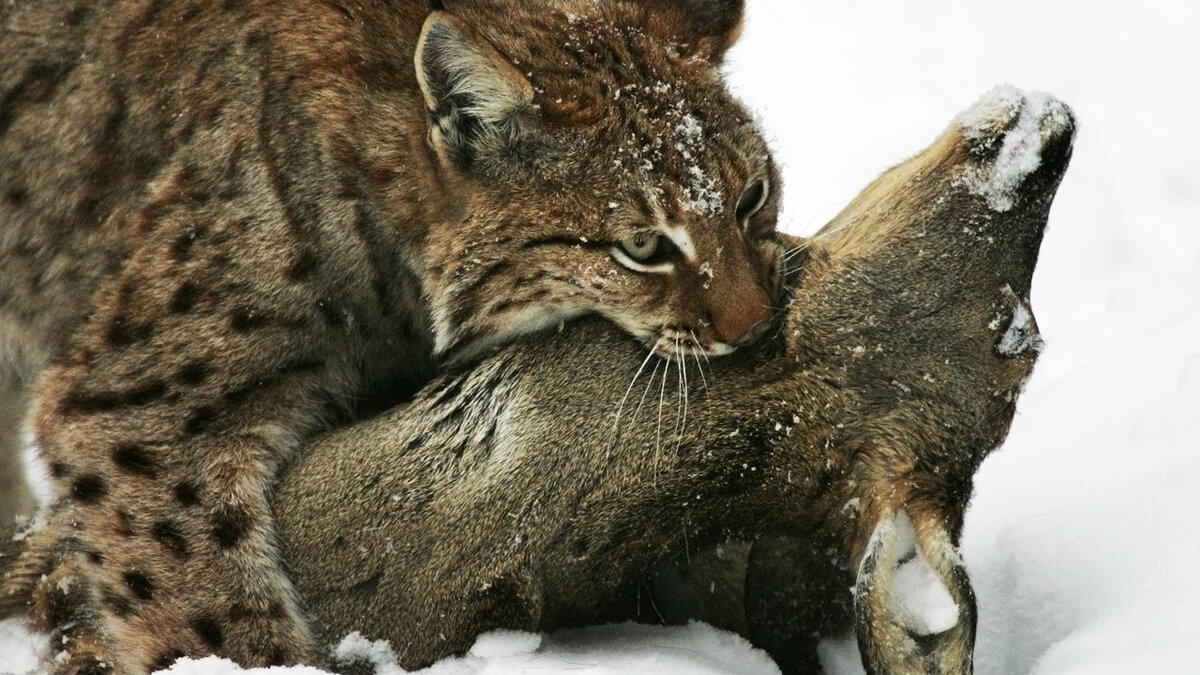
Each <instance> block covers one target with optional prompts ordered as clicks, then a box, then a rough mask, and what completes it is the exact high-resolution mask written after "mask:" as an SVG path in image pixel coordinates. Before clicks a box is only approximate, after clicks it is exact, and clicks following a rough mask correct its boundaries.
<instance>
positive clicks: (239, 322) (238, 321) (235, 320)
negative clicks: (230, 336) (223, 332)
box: [229, 307, 268, 333]
mask: <svg viewBox="0 0 1200 675" xmlns="http://www.w3.org/2000/svg"><path fill="white" fill-rule="evenodd" d="M267 321H268V319H267V316H266V315H265V314H263V313H262V312H260V311H257V310H254V309H251V308H249V307H241V308H238V309H236V310H234V312H233V313H232V314H231V315H230V316H229V327H230V328H232V329H233V330H234V331H235V332H238V333H249V332H251V331H254V330H258V329H259V328H262V327H263V326H265V325H266V324H267Z"/></svg>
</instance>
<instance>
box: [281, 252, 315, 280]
mask: <svg viewBox="0 0 1200 675" xmlns="http://www.w3.org/2000/svg"><path fill="white" fill-rule="evenodd" d="M318 265H319V263H318V261H317V256H316V254H314V253H313V252H312V251H310V250H308V249H301V251H300V255H298V256H297V257H296V261H295V262H293V263H292V265H291V267H289V268H288V270H287V278H288V280H289V281H295V282H300V281H304V280H305V279H308V278H309V277H311V276H312V274H313V272H315V271H316V270H317V266H318Z"/></svg>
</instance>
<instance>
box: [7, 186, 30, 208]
mask: <svg viewBox="0 0 1200 675" xmlns="http://www.w3.org/2000/svg"><path fill="white" fill-rule="evenodd" d="M4 201H6V202H8V203H9V205H10V206H24V205H25V203H26V202H28V201H29V191H28V190H26V189H25V188H23V187H12V188H9V189H8V191H7V192H5V193H4Z"/></svg>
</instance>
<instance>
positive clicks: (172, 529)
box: [150, 520, 188, 558]
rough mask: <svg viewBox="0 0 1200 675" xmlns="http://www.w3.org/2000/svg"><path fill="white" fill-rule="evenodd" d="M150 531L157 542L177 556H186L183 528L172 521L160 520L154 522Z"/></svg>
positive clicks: (186, 547)
mask: <svg viewBox="0 0 1200 675" xmlns="http://www.w3.org/2000/svg"><path fill="white" fill-rule="evenodd" d="M150 533H151V534H152V535H153V536H154V539H155V540H157V541H158V543H160V544H162V545H163V547H164V548H166V549H167V550H168V551H170V552H171V553H172V554H174V555H175V557H177V558H186V557H187V555H188V545H187V539H186V538H185V537H184V536H183V530H182V529H180V527H179V525H178V524H177V523H175V522H174V521H170V520H160V521H158V522H157V523H155V524H154V527H153V528H151V530H150Z"/></svg>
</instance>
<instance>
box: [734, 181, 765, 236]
mask: <svg viewBox="0 0 1200 675" xmlns="http://www.w3.org/2000/svg"><path fill="white" fill-rule="evenodd" d="M768 194H769V192H768V191H767V182H766V181H765V180H756V181H754V182H753V183H751V184H750V185H747V186H746V189H745V190H743V191H742V196H741V197H738V203H737V208H736V209H735V210H734V213H735V214H736V215H737V220H738V222H739V223H741V224H743V225H745V224H746V221H747V220H750V217H751V216H753V215H754V214H756V213H758V211H759V209H761V208H762V207H763V205H764V204H766V203H767V195H768Z"/></svg>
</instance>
